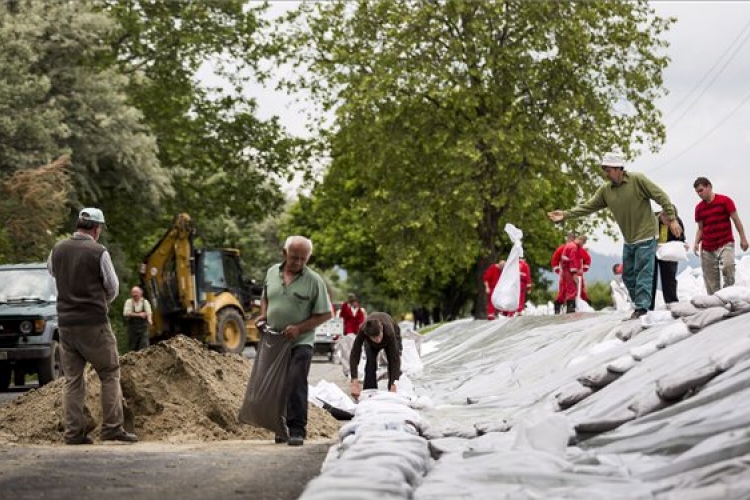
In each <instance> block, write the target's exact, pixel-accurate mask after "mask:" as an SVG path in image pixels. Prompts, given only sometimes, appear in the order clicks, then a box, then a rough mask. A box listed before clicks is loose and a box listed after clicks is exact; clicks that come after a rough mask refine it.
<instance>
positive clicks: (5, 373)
mask: <svg viewBox="0 0 750 500" xmlns="http://www.w3.org/2000/svg"><path fill="white" fill-rule="evenodd" d="M10 375H11V369H10V363H7V362H6V363H0V391H7V390H8V387H10Z"/></svg>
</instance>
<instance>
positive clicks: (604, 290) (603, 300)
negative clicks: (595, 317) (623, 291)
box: [586, 281, 613, 311]
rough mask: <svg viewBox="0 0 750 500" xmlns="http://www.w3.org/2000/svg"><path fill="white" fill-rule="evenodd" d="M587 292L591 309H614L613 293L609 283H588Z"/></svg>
mask: <svg viewBox="0 0 750 500" xmlns="http://www.w3.org/2000/svg"><path fill="white" fill-rule="evenodd" d="M586 292H587V293H588V295H589V303H590V304H591V307H593V308H594V309H596V310H597V311H598V310H600V309H604V308H605V307H612V305H613V304H612V292H611V290H610V287H609V283H605V282H603V281H595V282H593V283H586Z"/></svg>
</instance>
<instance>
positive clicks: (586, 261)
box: [578, 234, 591, 302]
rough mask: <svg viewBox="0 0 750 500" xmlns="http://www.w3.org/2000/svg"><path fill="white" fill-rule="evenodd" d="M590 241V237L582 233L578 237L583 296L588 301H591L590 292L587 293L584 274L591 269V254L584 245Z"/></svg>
mask: <svg viewBox="0 0 750 500" xmlns="http://www.w3.org/2000/svg"><path fill="white" fill-rule="evenodd" d="M587 241H588V237H586V235H584V234H582V235H580V236H579V237H578V251H579V252H580V253H581V298H582V299H583V300H585V301H586V302H588V301H589V294H588V293H586V279H585V278H584V276H583V275H584V274H585V273H587V272H588V271H589V269H591V254H590V253H589V251H588V250H586V249H585V248H584V247H583V245H585V244H586V242H587Z"/></svg>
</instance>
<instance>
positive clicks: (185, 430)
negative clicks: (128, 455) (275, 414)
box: [0, 336, 339, 443]
mask: <svg viewBox="0 0 750 500" xmlns="http://www.w3.org/2000/svg"><path fill="white" fill-rule="evenodd" d="M121 367H122V379H121V383H122V391H123V396H124V398H125V405H126V410H125V417H126V418H125V420H126V425H125V426H126V428H129V430H133V429H134V430H135V432H136V433H137V434H138V437H139V438H140V439H141V440H142V441H166V442H175V443H181V442H191V441H217V440H226V439H271V438H273V433H271V432H270V431H267V430H265V429H261V428H258V427H253V426H250V425H246V424H241V423H239V421H238V420H237V412H238V411H239V407H240V405H241V404H242V399H243V397H244V395H245V388H246V386H247V381H248V379H249V377H250V369H251V367H252V364H251V362H250V361H248V360H247V359H245V358H243V357H242V356H240V355H238V354H220V353H217V352H214V351H211V350H209V349H208V348H206V347H205V346H204V345H203V344H201V343H200V342H198V341H196V340H193V339H189V338H187V337H183V336H178V337H175V338H173V339H171V340H169V341H166V342H161V343H159V344H156V345H153V346H151V347H149V348H148V349H146V350H143V351H139V352H131V353H128V354H125V355H124V356H122V358H121ZM63 386H64V380H62V379H61V380H57V381H55V382H53V383H51V384H48V385H46V386H44V387H42V388H40V389H38V390H32V391H31V392H29V393H27V394H25V395H23V396H21V397H20V398H18V399H16V400H15V401H13V402H11V403H8V404H6V405H3V406H0V441H14V442H19V443H59V442H62V430H63V419H62V394H63ZM86 386H87V396H86V410H87V413H89V414H90V415H89V416H90V418H89V427H90V430H91V431H93V430H94V429H95V428H96V427H98V426H99V424H101V404H100V402H99V401H100V400H99V395H100V385H99V378H98V377H97V376H96V373H95V372H94V370H93V369H91V367H90V366H89V369H88V371H87V374H86ZM338 429H339V424H338V422H337V421H336V420H335V419H334V418H333V417H331V416H330V415H329V414H328V413H327V412H325V411H324V410H322V409H320V408H318V407H316V406H315V405H310V410H309V416H308V425H307V434H308V438H309V439H321V438H323V439H328V438H333V437H335V436H336V434H337V432H338ZM95 435H96V433H94V436H95Z"/></svg>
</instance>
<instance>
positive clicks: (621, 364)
mask: <svg viewBox="0 0 750 500" xmlns="http://www.w3.org/2000/svg"><path fill="white" fill-rule="evenodd" d="M637 364H638V361H636V360H635V359H634V358H633V356H631V355H630V354H625V355H624V356H620V357H619V358H617V359H615V360H612V361H610V362H609V364H607V370H609V371H611V372H615V373H626V372H627V371H628V370H630V369H631V368H633V367H634V366H635V365H637Z"/></svg>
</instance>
